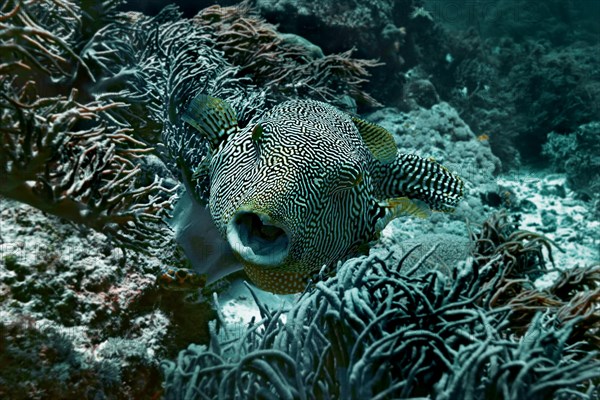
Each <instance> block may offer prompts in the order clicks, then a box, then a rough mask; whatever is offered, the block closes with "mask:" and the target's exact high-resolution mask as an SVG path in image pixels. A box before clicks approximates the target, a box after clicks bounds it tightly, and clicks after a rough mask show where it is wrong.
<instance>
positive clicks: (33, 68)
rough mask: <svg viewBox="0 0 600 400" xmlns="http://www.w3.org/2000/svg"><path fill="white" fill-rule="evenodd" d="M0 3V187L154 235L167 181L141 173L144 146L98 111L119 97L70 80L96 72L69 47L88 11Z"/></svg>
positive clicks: (101, 224)
mask: <svg viewBox="0 0 600 400" xmlns="http://www.w3.org/2000/svg"><path fill="white" fill-rule="evenodd" d="M117 4H118V2H107V3H106V4H104V6H105V7H108V9H107V11H106V12H107V13H110V12H112V11H114V10H113V8H114V7H116V5H117ZM1 10H2V17H1V19H0V24H1V25H0V29H1V30H0V49H1V50H2V65H0V71H1V75H0V87H1V93H0V99H1V100H0V101H1V103H0V104H1V106H2V110H1V114H0V132H1V136H0V140H1V142H0V145H1V147H0V174H1V175H2V177H3V179H2V183H1V184H0V194H1V195H3V196H6V197H10V198H13V199H16V200H18V201H22V202H25V203H27V204H30V205H32V206H34V207H37V208H39V209H41V210H43V211H45V212H49V213H51V214H55V215H57V216H60V217H63V218H65V219H67V220H70V221H73V222H76V223H79V224H83V225H86V226H88V227H91V228H94V229H96V230H98V231H102V232H104V233H106V234H107V235H108V236H109V237H112V238H113V239H115V240H116V241H117V242H118V243H119V244H121V245H123V246H125V247H134V248H137V249H142V248H143V247H144V246H143V244H144V243H145V241H146V240H147V239H149V238H157V237H160V236H161V235H162V231H163V228H164V227H163V226H162V222H161V221H162V217H163V216H164V215H165V213H166V211H167V210H168V209H169V207H170V203H171V200H172V192H173V190H172V187H169V186H167V185H165V184H164V183H163V180H162V179H161V178H159V177H153V178H152V179H151V181H149V182H148V181H144V180H143V179H141V176H142V174H141V172H142V171H141V168H140V166H139V165H138V164H139V160H140V159H141V158H142V157H143V156H144V154H148V153H150V152H152V151H153V148H152V147H150V146H149V145H148V144H146V143H143V142H141V141H139V140H136V139H135V138H134V137H133V135H132V134H131V129H130V128H129V126H117V125H115V124H113V123H111V121H110V120H109V119H107V118H106V115H108V113H109V112H113V111H114V110H116V109H123V108H125V107H127V104H126V103H122V102H115V101H106V100H103V99H99V100H98V99H97V100H91V99H89V97H88V96H86V94H85V93H81V91H80V90H78V89H77V87H76V86H77V85H76V82H78V81H80V80H84V81H85V80H91V81H94V80H95V78H94V76H93V75H92V73H91V71H90V69H89V66H88V63H87V62H86V61H84V59H83V58H82V57H81V55H80V54H79V52H78V50H77V49H78V48H80V47H81V43H80V41H81V40H83V39H84V36H83V33H84V32H85V29H84V28H83V25H84V24H85V22H86V21H85V17H83V15H89V14H86V10H82V9H80V8H78V7H77V6H75V5H73V4H71V3H67V2H54V3H53V5H52V6H50V5H47V4H46V5H45V6H44V4H40V3H39V2H27V1H25V2H20V1H14V2H13V1H5V2H4V4H3V5H2V8H1ZM111 10H112V11H111ZM90 12H92V11H91V10H90ZM171 186H172V185H171Z"/></svg>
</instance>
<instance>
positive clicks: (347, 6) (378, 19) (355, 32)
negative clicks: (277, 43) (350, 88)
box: [256, 0, 443, 105]
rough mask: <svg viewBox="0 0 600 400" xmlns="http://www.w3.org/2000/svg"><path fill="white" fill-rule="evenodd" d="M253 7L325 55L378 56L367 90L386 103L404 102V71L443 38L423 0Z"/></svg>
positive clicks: (261, 2)
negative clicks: (424, 6) (353, 53)
mask: <svg viewBox="0 0 600 400" xmlns="http://www.w3.org/2000/svg"><path fill="white" fill-rule="evenodd" d="M256 7H257V9H258V10H259V11H260V12H261V14H262V15H264V16H265V18H266V19H267V20H268V21H270V22H273V23H277V24H278V25H279V27H280V30H281V31H283V32H288V33H293V34H297V35H300V36H302V37H305V38H307V39H308V40H310V41H312V42H313V43H315V44H316V45H317V46H319V47H321V48H322V49H323V51H324V52H325V53H338V52H344V51H347V50H349V49H352V48H355V49H356V54H357V55H358V57H364V58H375V59H378V60H380V61H381V63H382V65H381V66H380V67H378V68H377V69H375V70H374V76H373V78H372V79H370V82H369V84H368V86H367V88H368V89H369V91H370V92H372V93H374V94H376V96H375V97H376V98H377V99H378V100H379V101H381V102H383V103H385V104H388V105H398V103H401V102H402V93H403V89H402V88H403V85H404V83H405V81H406V78H405V75H404V74H405V72H406V71H408V70H409V69H411V68H413V67H415V66H416V65H418V64H419V63H420V62H421V61H423V60H425V59H427V58H429V57H431V55H432V54H437V53H438V51H437V50H435V51H434V49H436V47H440V46H439V42H441V41H442V39H443V36H442V35H441V34H439V33H436V27H435V24H434V21H433V19H432V17H431V14H429V12H428V11H427V10H425V9H424V8H423V1H421V0H381V1H376V2H369V1H356V0H340V1H331V0H326V1H319V2H314V1H310V0H276V1H273V0H256ZM324 32H326V34H324Z"/></svg>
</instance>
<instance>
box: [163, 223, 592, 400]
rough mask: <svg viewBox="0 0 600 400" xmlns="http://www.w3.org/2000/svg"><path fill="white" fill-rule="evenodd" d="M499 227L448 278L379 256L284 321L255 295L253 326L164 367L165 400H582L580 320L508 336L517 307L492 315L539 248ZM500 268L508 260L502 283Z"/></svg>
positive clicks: (542, 321) (585, 370)
mask: <svg viewBox="0 0 600 400" xmlns="http://www.w3.org/2000/svg"><path fill="white" fill-rule="evenodd" d="M504 218H506V216H504V217H503V216H496V217H494V218H492V219H491V220H490V221H488V222H487V225H486V228H485V230H484V232H481V233H480V234H479V235H477V236H476V238H477V240H481V242H480V243H479V244H480V245H482V244H483V243H487V244H490V242H488V241H487V240H488V239H489V237H488V236H489V234H490V233H492V232H495V233H496V234H498V235H497V237H496V239H498V238H499V237H503V236H502V235H504V234H505V233H509V236H508V237H510V238H511V240H509V241H507V242H506V243H504V242H503V243H504V244H506V245H503V243H498V242H496V243H495V244H494V245H493V246H489V247H486V248H485V249H483V250H485V251H484V252H483V254H480V255H479V256H476V257H474V258H470V259H469V260H467V262H466V264H465V265H464V266H462V267H457V266H453V268H451V274H450V276H448V275H445V274H442V273H440V272H439V271H430V272H427V273H425V274H424V275H421V276H418V275H415V272H416V271H417V270H418V265H419V263H417V264H416V265H417V267H413V268H410V269H407V270H403V269H402V263H403V260H404V259H406V257H402V258H400V262H399V264H398V265H390V264H391V263H390V261H389V260H390V259H392V257H393V252H386V251H384V250H381V251H372V252H371V254H370V255H369V256H368V257H362V258H358V259H354V260H349V261H347V262H346V263H345V264H343V265H341V266H340V267H339V268H338V273H337V275H336V276H335V277H332V278H330V279H328V280H326V281H322V282H318V283H316V284H315V285H314V286H313V287H312V288H309V289H308V290H307V291H306V292H305V293H304V294H303V296H302V297H301V298H300V299H299V300H298V302H297V303H296V304H295V305H294V306H293V308H292V309H291V310H290V311H289V312H288V314H287V322H286V323H284V322H282V320H281V319H280V316H281V313H282V310H279V311H278V312H276V313H272V312H271V311H269V310H267V309H266V308H265V307H264V306H263V305H261V304H260V302H259V301H258V300H257V299H256V297H255V300H256V301H257V303H258V305H259V307H260V308H261V310H262V314H263V320H262V321H260V322H258V323H252V324H250V326H249V327H248V328H247V329H246V331H245V332H244V333H243V335H242V336H241V338H236V337H231V335H230V333H228V332H227V327H226V326H222V323H221V326H220V329H221V330H220V331H219V330H218V329H217V325H216V324H215V325H213V332H212V340H211V343H210V344H209V345H208V346H195V345H192V346H190V347H189V348H188V349H187V350H186V351H184V352H182V353H180V356H179V359H178V360H177V362H176V363H171V362H165V363H164V365H163V369H164V371H165V375H166V383H165V396H166V398H214V397H217V396H220V397H219V398H256V397H262V398H289V399H292V398H303V399H311V398H372V399H383V398H406V397H411V396H435V397H440V398H456V397H457V396H458V397H461V398H468V399H477V398H494V397H500V398H517V397H519V398H520V397H523V396H529V397H531V398H547V397H550V396H552V395H560V394H564V393H569V394H573V395H577V396H578V397H580V398H589V396H590V393H587V394H586V392H585V390H586V388H587V387H588V386H590V385H592V384H594V385H595V384H597V383H598V382H599V380H600V361H598V360H597V356H598V352H597V351H593V352H590V353H585V354H584V353H583V352H582V349H583V348H584V346H583V344H582V343H573V341H572V335H573V332H574V329H576V327H577V326H578V324H580V323H581V322H582V317H576V318H573V319H571V321H569V322H568V323H564V324H563V323H562V322H561V320H560V316H559V315H557V314H555V313H552V312H551V311H550V312H547V313H536V314H534V315H533V317H532V318H531V320H530V321H528V325H527V328H526V329H525V331H524V332H522V333H518V334H512V335H510V334H509V333H513V331H511V330H510V328H511V324H512V319H511V318H510V317H511V315H512V314H514V313H515V312H518V310H514V309H512V308H511V307H510V306H502V307H495V308H491V307H490V303H491V299H494V298H496V297H498V296H497V292H498V290H499V289H500V288H502V287H503V286H502V285H501V283H502V282H506V281H507V280H508V279H511V276H512V275H511V274H514V273H516V271H517V270H519V269H520V268H522V267H526V268H530V267H532V266H533V264H532V259H531V256H532V254H534V253H535V252H534V253H532V252H533V250H534V249H535V250H536V252H537V250H539V249H537V247H538V246H539V245H540V243H542V241H538V242H535V241H534V243H533V244H531V245H528V244H527V243H525V240H528V238H527V237H526V236H524V234H523V232H517V233H516V236H511V235H512V234H514V233H515V232H513V233H512V234H511V233H510V232H508V227H506V226H504V228H506V231H502V230H500V231H498V228H501V227H502V226H503V225H502V224H500V226H499V225H498V224H499V223H500V222H502V221H505V219H504ZM492 228H493V229H492ZM484 239H485V240H484ZM530 239H531V238H530ZM476 248H478V246H476ZM479 248H480V249H481V247H479ZM429 254H430V253H427V254H425V255H424V257H423V258H424V259H425V258H427V257H428V255H429ZM535 254H537V253H535ZM484 255H487V260H485V261H484V259H483V257H484ZM501 255H505V256H506V257H505V258H502V257H500V256H501ZM423 261H424V260H423ZM539 262H540V263H541V262H543V260H539ZM505 263H513V268H512V272H511V274H508V273H507V270H506V269H504V268H503V265H504V264H505ZM540 266H541V264H540V265H538V268H539V267H540ZM521 270H522V269H521ZM526 279H528V278H527V275H523V280H526ZM529 282H530V283H531V281H529ZM524 287H525V286H524ZM496 305H498V304H496ZM217 332H219V334H217ZM482 378H483V379H482ZM590 387H592V388H593V386H590ZM596 395H597V393H596Z"/></svg>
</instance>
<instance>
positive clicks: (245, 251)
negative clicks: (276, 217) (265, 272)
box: [227, 211, 290, 267]
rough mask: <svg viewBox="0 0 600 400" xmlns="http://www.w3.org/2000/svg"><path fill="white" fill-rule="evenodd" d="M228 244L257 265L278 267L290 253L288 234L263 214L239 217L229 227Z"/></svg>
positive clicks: (242, 214) (251, 213)
mask: <svg viewBox="0 0 600 400" xmlns="http://www.w3.org/2000/svg"><path fill="white" fill-rule="evenodd" d="M227 241H228V242H229V245H230V246H231V248H232V249H233V251H234V252H235V253H237V254H238V255H239V256H240V257H241V258H242V259H243V260H244V261H246V262H249V263H251V264H254V265H260V266H265V267H272V266H277V265H279V264H281V263H282V262H283V260H284V259H285V258H286V257H287V255H288V253H289V245H290V240H289V235H288V234H287V232H286V230H285V229H284V228H283V227H282V226H281V225H279V224H277V223H276V222H275V221H273V220H272V219H271V218H270V217H269V216H268V215H266V214H262V213H254V212H248V211H239V212H238V213H236V214H235V215H234V216H233V218H232V219H231V221H230V222H229V224H228V225H227Z"/></svg>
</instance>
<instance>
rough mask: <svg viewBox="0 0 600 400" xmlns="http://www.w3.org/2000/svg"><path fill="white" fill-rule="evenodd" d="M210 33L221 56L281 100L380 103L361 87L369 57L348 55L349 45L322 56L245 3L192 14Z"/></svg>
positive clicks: (300, 38) (346, 105)
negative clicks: (366, 58)
mask: <svg viewBox="0 0 600 400" xmlns="http://www.w3.org/2000/svg"><path fill="white" fill-rule="evenodd" d="M194 21H197V22H198V23H199V24H201V25H202V26H203V27H205V28H206V29H207V30H208V31H209V32H210V33H211V35H213V36H214V38H215V42H216V45H217V48H219V49H221V50H223V52H224V55H225V58H226V59H227V60H228V61H229V62H231V63H232V64H233V65H236V66H238V67H239V68H240V71H239V72H238V75H242V76H243V75H250V76H251V78H252V81H253V83H255V84H256V85H258V86H260V87H261V88H262V90H264V91H265V92H266V93H267V95H268V96H269V97H274V99H273V100H275V101H276V102H281V101H282V100H287V99H290V98H298V97H302V98H314V99H316V100H322V101H326V102H329V103H332V104H335V105H337V106H339V107H341V108H346V107H348V104H347V102H348V99H347V98H343V97H342V98H340V95H344V94H345V95H346V96H350V97H351V98H352V99H355V100H357V101H359V102H362V103H364V104H367V105H371V106H376V105H380V104H379V103H378V102H377V101H376V100H375V99H373V98H372V97H371V96H370V95H369V94H368V93H366V92H365V91H364V90H362V89H361V85H362V84H364V83H366V82H367V81H368V80H367V78H368V77H369V75H370V74H369V73H368V69H369V68H373V67H375V66H377V65H378V64H377V63H376V62H375V61H373V60H360V59H353V58H351V54H352V50H348V51H344V52H342V53H339V54H338V53H334V54H328V55H324V54H323V52H322V51H321V50H320V49H319V48H318V47H317V46H315V45H313V44H311V43H310V42H308V41H307V40H306V39H304V38H302V37H299V36H295V35H290V34H287V35H283V34H281V33H279V32H277V30H276V28H275V27H274V26H273V25H271V24H269V23H267V22H266V21H265V20H264V19H263V18H262V17H260V16H259V15H258V14H257V13H256V12H253V11H252V9H251V8H250V7H249V6H248V4H247V3H241V4H240V5H238V6H235V7H220V6H212V7H208V8H206V9H204V10H202V11H200V12H199V13H198V15H197V16H196V17H195V18H194Z"/></svg>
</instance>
